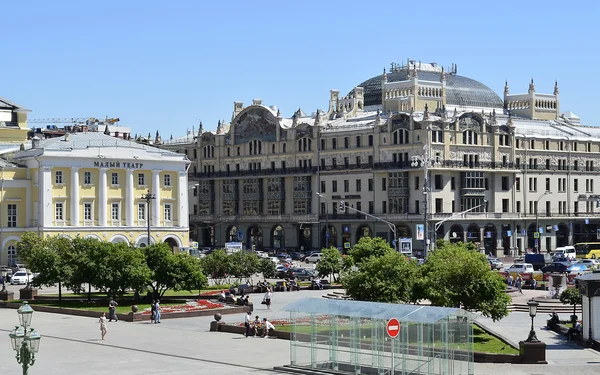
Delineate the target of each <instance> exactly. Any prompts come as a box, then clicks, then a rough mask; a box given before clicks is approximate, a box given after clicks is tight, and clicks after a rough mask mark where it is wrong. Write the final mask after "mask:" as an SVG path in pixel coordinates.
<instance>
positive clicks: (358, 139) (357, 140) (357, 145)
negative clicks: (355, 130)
mask: <svg viewBox="0 0 600 375" xmlns="http://www.w3.org/2000/svg"><path fill="white" fill-rule="evenodd" d="M360 141H361V138H360V135H357V136H356V147H361V142H360Z"/></svg>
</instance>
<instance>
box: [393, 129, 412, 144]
mask: <svg viewBox="0 0 600 375" xmlns="http://www.w3.org/2000/svg"><path fill="white" fill-rule="evenodd" d="M392 137H393V138H392V142H393V144H395V145H402V144H406V143H409V142H408V138H409V137H408V130H406V129H398V130H396V131H395V132H394V134H393V135H392Z"/></svg>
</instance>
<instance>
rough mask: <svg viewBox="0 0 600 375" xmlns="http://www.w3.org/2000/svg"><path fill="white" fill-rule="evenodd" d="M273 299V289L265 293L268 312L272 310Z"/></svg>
mask: <svg viewBox="0 0 600 375" xmlns="http://www.w3.org/2000/svg"><path fill="white" fill-rule="evenodd" d="M271 297H273V293H271V289H267V292H266V293H265V297H264V300H265V305H267V310H271Z"/></svg>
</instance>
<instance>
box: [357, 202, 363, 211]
mask: <svg viewBox="0 0 600 375" xmlns="http://www.w3.org/2000/svg"><path fill="white" fill-rule="evenodd" d="M356 209H357V210H359V211H362V202H356Z"/></svg>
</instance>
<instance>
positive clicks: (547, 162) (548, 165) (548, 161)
mask: <svg viewBox="0 0 600 375" xmlns="http://www.w3.org/2000/svg"><path fill="white" fill-rule="evenodd" d="M546 169H550V159H546Z"/></svg>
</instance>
